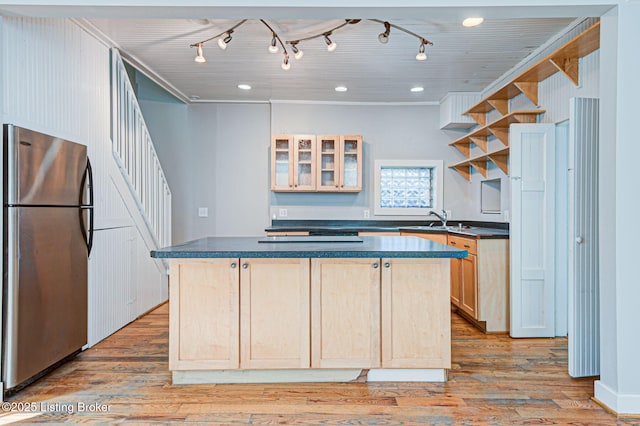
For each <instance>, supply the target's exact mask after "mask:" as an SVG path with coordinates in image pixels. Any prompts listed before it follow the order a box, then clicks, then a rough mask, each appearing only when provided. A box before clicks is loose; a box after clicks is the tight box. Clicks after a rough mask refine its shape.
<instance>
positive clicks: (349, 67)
mask: <svg viewBox="0 0 640 426" xmlns="http://www.w3.org/2000/svg"><path fill="white" fill-rule="evenodd" d="M381 19H383V20H384V19H385V18H384V17H382V18H381ZM387 20H389V22H391V23H393V24H396V25H399V26H401V27H404V28H406V29H408V30H410V31H412V32H414V33H417V34H419V35H421V36H423V37H425V38H426V39H428V40H430V41H431V42H433V46H428V47H427V55H428V56H429V59H428V60H427V61H424V62H419V61H416V60H415V55H416V53H417V51H418V47H419V41H418V39H416V38H415V37H412V36H410V35H407V34H405V33H402V32H400V31H398V30H395V29H392V30H391V35H390V38H389V42H388V44H381V43H380V42H379V41H378V39H377V37H378V34H379V33H380V32H382V31H383V30H384V28H383V25H382V24H380V23H376V22H372V21H367V20H363V21H361V22H360V23H358V24H355V25H348V26H346V27H344V28H342V29H340V30H337V31H336V32H335V33H334V35H333V36H332V40H334V41H335V42H336V43H337V44H338V48H337V49H336V50H335V51H334V52H328V51H327V49H326V46H325V44H324V42H323V40H322V38H318V39H314V40H310V41H307V42H302V43H300V45H299V46H300V47H301V48H302V50H303V51H304V52H305V54H304V57H303V58H302V59H301V60H295V59H293V58H291V65H292V66H291V69H290V70H289V71H283V70H282V69H281V67H280V64H281V62H282V54H281V53H279V54H271V53H269V52H268V51H267V47H268V45H269V42H270V41H271V34H270V31H269V30H268V29H267V28H266V27H265V26H264V25H263V24H262V23H260V21H258V20H250V21H247V23H245V24H244V25H242V26H241V27H239V28H237V29H236V30H235V32H234V34H233V40H232V42H231V43H230V44H229V46H228V47H227V49H226V50H224V51H223V50H221V49H220V48H218V46H217V44H216V40H213V41H211V42H209V43H208V44H207V45H206V46H205V48H204V54H205V57H206V58H207V62H206V63H204V64H198V63H195V62H194V60H193V59H194V57H195V53H196V52H195V49H193V48H190V47H189V45H190V44H192V43H196V42H199V41H201V40H203V39H206V38H209V37H212V36H214V35H216V34H218V33H221V32H223V31H225V30H226V29H228V28H229V27H231V26H232V25H234V24H235V23H237V22H238V20H197V19H121V18H117V19H90V20H89V22H90V24H91V25H93V26H95V27H96V28H97V29H99V31H101V32H102V33H104V35H106V36H107V37H108V38H109V39H111V40H112V41H114V42H115V43H116V44H117V45H118V46H120V48H121V50H122V51H123V54H124V56H125V57H131V58H134V59H135V60H136V61H137V62H139V63H141V64H144V66H146V67H147V68H148V69H149V70H151V71H152V72H153V73H155V74H157V76H159V77H160V79H162V80H164V81H165V82H167V83H168V84H169V85H171V86H173V87H174V88H175V91H177V93H176V94H177V95H178V96H180V97H182V98H183V99H186V98H190V97H193V96H197V97H199V98H200V101H208V100H212V101H216V100H218V101H220V100H222V101H225V100H243V101H266V100H314V101H351V102H434V101H438V100H440V99H441V98H442V97H443V96H444V95H445V94H446V93H447V92H456V91H462V92H474V91H481V90H482V89H484V88H485V87H486V86H487V85H488V84H489V83H491V82H493V81H494V80H495V79H497V78H498V77H500V76H501V75H502V74H504V73H505V72H506V71H508V70H509V69H510V68H512V67H513V66H514V65H516V64H517V63H518V62H520V61H521V60H522V59H524V58H525V57H526V56H527V55H529V54H530V53H531V52H532V51H534V50H535V49H536V48H538V47H539V46H540V45H541V44H543V43H544V42H546V41H547V40H549V39H550V38H551V37H553V36H554V35H556V34H557V33H559V32H561V31H562V30H563V29H564V28H566V27H567V26H568V25H569V24H570V23H571V22H573V21H574V18H567V17H564V18H528V19H515V18H513V19H486V20H485V22H484V23H483V24H481V25H480V26H478V27H474V28H465V27H463V26H462V25H461V23H460V21H459V20H457V19H456V20H451V19H449V20H446V19H408V18H404V19H396V20H394V19H389V18H387ZM267 22H268V23H269V24H270V25H272V27H273V28H274V29H275V30H276V32H277V33H278V34H279V35H280V37H281V38H282V39H283V41H284V40H292V39H297V38H300V37H302V36H305V35H309V34H311V33H316V34H317V33H320V32H323V31H326V30H327V29H329V28H331V27H332V26H335V24H336V23H339V22H340V21H339V20H338V21H336V20H328V21H318V20H291V19H290V20H268V21H267ZM240 83H247V84H250V85H251V86H252V87H253V89H252V90H250V91H241V90H239V89H238V88H237V85H238V84H240ZM338 85H345V86H347V87H348V89H349V90H348V91H347V92H345V93H337V92H335V91H334V87H336V86H338ZM414 86H422V87H424V92H421V93H411V92H410V91H409V89H410V88H411V87H414Z"/></svg>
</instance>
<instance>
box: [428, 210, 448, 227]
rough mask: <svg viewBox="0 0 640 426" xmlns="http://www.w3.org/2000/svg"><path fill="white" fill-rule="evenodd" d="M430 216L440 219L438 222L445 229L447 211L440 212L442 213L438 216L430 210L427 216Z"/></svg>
mask: <svg viewBox="0 0 640 426" xmlns="http://www.w3.org/2000/svg"><path fill="white" fill-rule="evenodd" d="M431 215H434V216H435V217H437V218H438V219H440V221H441V222H442V226H443V227H444V228H446V227H447V211H446V210H442V213H440V214H438V213H436V212H434V211H433V210H431V211H430V212H429V214H428V215H427V216H431Z"/></svg>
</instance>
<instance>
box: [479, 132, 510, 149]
mask: <svg viewBox="0 0 640 426" xmlns="http://www.w3.org/2000/svg"><path fill="white" fill-rule="evenodd" d="M489 130H490V131H491V133H493V134H494V135H495V137H496V138H498V140H500V142H502V143H503V144H504V146H509V128H508V127H507V128H505V127H489ZM485 152H486V151H485Z"/></svg>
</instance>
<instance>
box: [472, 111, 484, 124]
mask: <svg viewBox="0 0 640 426" xmlns="http://www.w3.org/2000/svg"><path fill="white" fill-rule="evenodd" d="M469 115H470V116H471V118H473V119H474V120H475V121H476V123H478V124H479V125H480V126H484V125H486V124H487V113H486V112H470V113H469Z"/></svg>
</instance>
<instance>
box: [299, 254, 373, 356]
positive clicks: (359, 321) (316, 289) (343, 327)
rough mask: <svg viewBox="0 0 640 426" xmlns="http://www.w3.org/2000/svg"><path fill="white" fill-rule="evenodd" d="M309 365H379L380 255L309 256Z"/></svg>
mask: <svg viewBox="0 0 640 426" xmlns="http://www.w3.org/2000/svg"><path fill="white" fill-rule="evenodd" d="M311 367H312V368H376V367H380V259H361V258H358V259H311Z"/></svg>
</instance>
